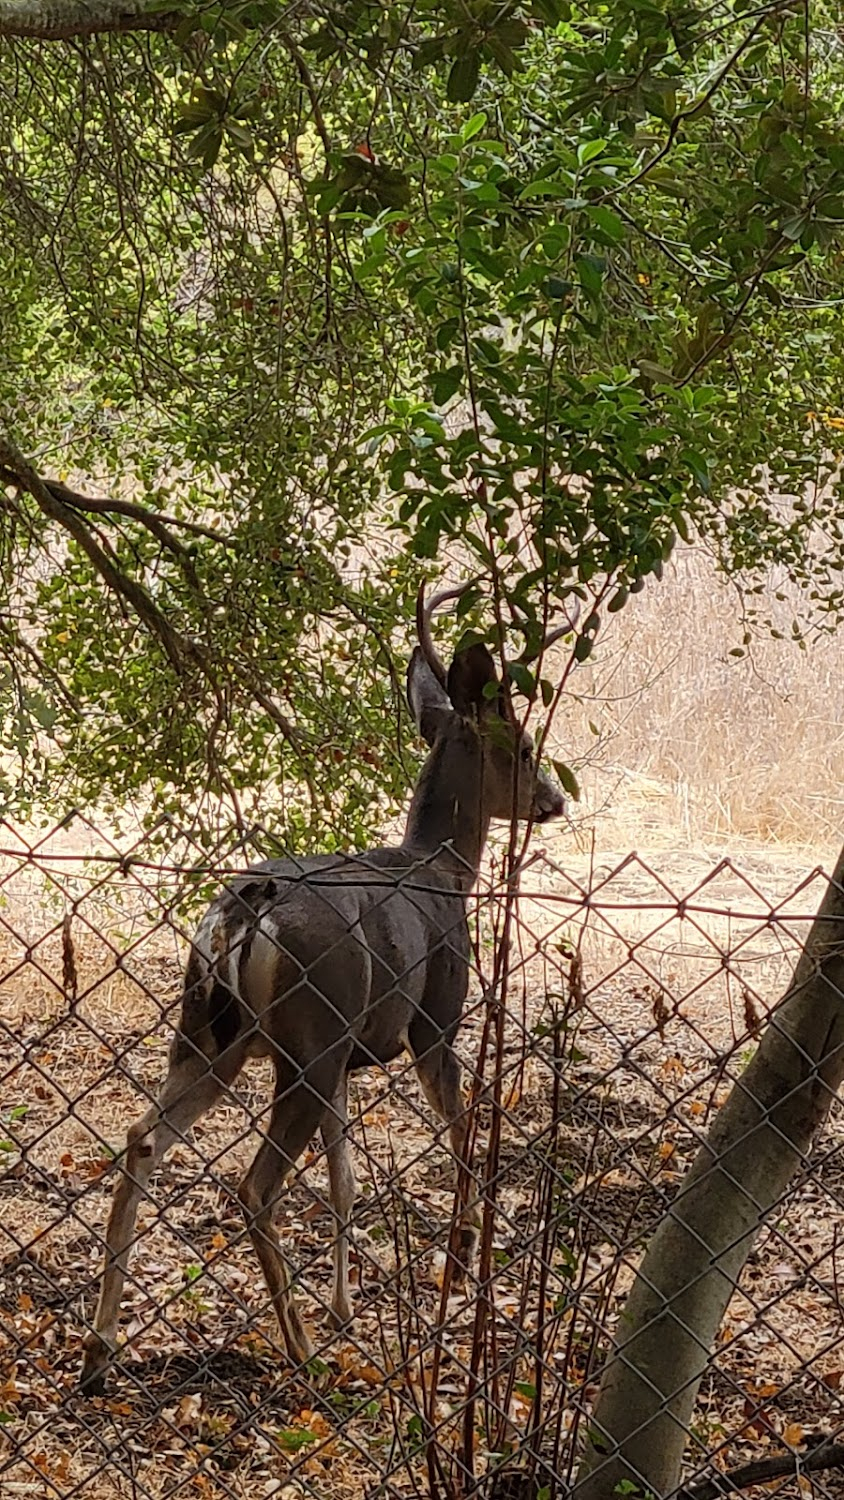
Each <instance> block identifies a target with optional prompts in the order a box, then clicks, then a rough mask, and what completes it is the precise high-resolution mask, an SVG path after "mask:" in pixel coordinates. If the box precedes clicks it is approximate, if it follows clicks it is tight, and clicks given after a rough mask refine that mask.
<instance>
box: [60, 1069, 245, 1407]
mask: <svg viewBox="0 0 844 1500" xmlns="http://www.w3.org/2000/svg"><path fill="white" fill-rule="evenodd" d="M222 1088H223V1081H222V1079H220V1078H218V1077H216V1076H215V1075H214V1074H213V1073H212V1072H211V1071H210V1066H209V1063H208V1061H207V1059H205V1058H204V1057H200V1056H198V1055H196V1054H195V1053H194V1054H192V1055H191V1056H189V1057H187V1058H181V1059H180V1060H179V1061H177V1062H174V1063H173V1064H171V1067H170V1071H169V1073H168V1074H167V1077H166V1079H165V1081H164V1085H163V1087H162V1089H161V1093H160V1095H159V1098H158V1100H157V1102H156V1103H155V1104H153V1105H152V1107H151V1108H150V1109H148V1110H147V1112H146V1114H145V1115H144V1116H143V1117H142V1119H140V1120H138V1121H137V1123H136V1124H135V1125H132V1126H131V1128H130V1130H129V1133H128V1136H127V1142H126V1155H125V1160H124V1162H123V1163H122V1169H121V1173H120V1178H119V1180H118V1183H117V1186H116V1188H115V1191H114V1198H113V1200H112V1205H111V1213H110V1214H109V1219H108V1226H107V1228H106V1235H105V1244H106V1249H105V1263H104V1266H103V1274H102V1282H101V1285H100V1295H99V1300H98V1302H97V1311H96V1313H95V1315H94V1326H93V1329H92V1331H91V1332H90V1333H89V1334H88V1335H87V1337H86V1338H85V1340H84V1343H83V1350H84V1354H83V1361H82V1373H81V1384H82V1389H83V1390H85V1391H87V1392H89V1393H90V1394H91V1395H97V1394H99V1393H100V1392H101V1391H102V1388H103V1383H104V1380H105V1374H106V1371H107V1369H108V1367H109V1365H110V1364H111V1363H112V1361H113V1358H114V1354H115V1351H116V1349H117V1327H118V1321H119V1318H120V1301H121V1297H122V1295H123V1286H124V1283H125V1281H126V1273H127V1270H128V1267H129V1255H130V1251H131V1248H132V1244H133V1241H134V1237H135V1220H136V1218H137V1213H138V1205H139V1204H140V1202H141V1199H142V1198H144V1197H147V1196H148V1188H149V1180H150V1177H151V1176H152V1174H153V1172H154V1171H155V1169H156V1167H157V1166H158V1164H159V1162H160V1161H161V1159H162V1157H163V1156H164V1153H165V1152H166V1151H167V1150H168V1149H169V1147H170V1146H172V1145H173V1144H174V1143H175V1142H176V1141H178V1140H181V1139H183V1137H184V1135H185V1132H186V1131H187V1130H189V1129H190V1127H191V1125H192V1124H193V1123H194V1121H195V1120H197V1119H198V1118H199V1116H200V1115H202V1114H204V1113H205V1111H206V1110H207V1109H209V1108H210V1106H211V1105H212V1104H213V1103H214V1101H215V1099H216V1098H217V1097H218V1095H219V1094H220V1092H221V1090H222Z"/></svg>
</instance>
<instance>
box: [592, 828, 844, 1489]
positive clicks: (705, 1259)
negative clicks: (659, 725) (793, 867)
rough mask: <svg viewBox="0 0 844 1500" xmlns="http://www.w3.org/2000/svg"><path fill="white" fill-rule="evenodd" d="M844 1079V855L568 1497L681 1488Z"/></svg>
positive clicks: (668, 1221)
mask: <svg viewBox="0 0 844 1500" xmlns="http://www.w3.org/2000/svg"><path fill="white" fill-rule="evenodd" d="M842 1077H844V850H842V853H841V854H840V855H839V859H838V864H837V865H836V868H835V872H834V874H833V877H832V880H831V881H830V884H829V886H828V888H827V891H826V894H825V895H824V899H823V901H822V903H821V906H820V908H819V910H818V914H817V916H816V917H815V920H814V922H813V923H812V926H811V929H810V931H809V935H808V938H807V940H806V944H805V947H804V949H803V952H802V954H801V956H800V961H799V963H798V965H797V968H796V970H795V974H794V978H793V980H792V982H791V984H790V986H789V988H788V990H787V991H786V994H785V996H784V997H783V999H782V1001H781V1002H780V1004H779V1005H778V1006H777V1008H776V1010H775V1011H774V1012H773V1013H772V1015H771V1019H770V1021H769V1023H768V1025H767V1027H766V1029H765V1032H764V1034H763V1037H762V1040H761V1042H760V1044H759V1048H758V1050H757V1052H756V1055H755V1056H754V1058H753V1060H752V1061H751V1063H750V1064H749V1066H748V1067H747V1068H746V1069H745V1071H744V1073H743V1074H742V1076H741V1077H740V1078H739V1079H738V1081H737V1082H736V1083H735V1085H734V1087H733V1089H732V1092H731V1094H730V1096H729V1098H728V1099H727V1101H726V1103H725V1104H724V1106H723V1108H722V1109H721V1110H720V1112H719V1114H718V1115H717V1117H716V1119H715V1121H714V1123H713V1125H712V1129H711V1130H710V1132H709V1137H708V1140H707V1141H706V1142H705V1144H704V1145H703V1146H702V1147H701V1149H700V1151H699V1152H698V1154H697V1157H696V1159H695V1161H694V1163H693V1165H692V1167H691V1169H690V1171H689V1173H688V1176H687V1178H686V1180H685V1182H684V1183H683V1185H682V1186H681V1188H680V1190H679V1192H678V1194H677V1197H676V1199H675V1201H674V1203H673V1204H672V1206H671V1208H670V1209H669V1210H668V1213H667V1214H666V1216H665V1218H664V1219H663V1221H662V1223H661V1224H660V1226H659V1228H658V1229H657V1231H656V1233H655V1235H654V1237H653V1239H652V1240H651V1243H650V1245H649V1246H648V1249H647V1251H646V1253H645V1257H644V1259H643V1261H642V1265H641V1267H640V1269H639V1272H638V1275H637V1277H636V1280H635V1282H634V1285H633V1287H632V1289H631V1292H630V1295H629V1297H628V1299H627V1303H626V1305H625V1308H624V1311H623V1313H622V1316H621V1320H620V1325H619V1329H618V1333H617V1335H616V1340H615V1345H614V1348H613V1350H612V1353H611V1355H610V1357H609V1360H608V1362H607V1365H606V1367H605V1369H604V1372H603V1377H602V1380H601V1386H600V1391H599V1394H598V1399H597V1403H596V1406H595V1410H594V1414H593V1417H592V1421H591V1423H590V1428H589V1440H588V1446H587V1451H586V1454H585V1456H584V1459H583V1463H582V1466H581V1469H580V1473H579V1475H578V1479H577V1483H576V1484H575V1486H574V1489H573V1491H572V1497H573V1500H574V1497H575V1496H576V1497H577V1500H610V1497H611V1496H613V1495H614V1494H615V1493H616V1492H617V1486H618V1485H620V1484H621V1483H622V1481H627V1482H628V1484H630V1483H633V1484H634V1485H636V1486H637V1489H636V1491H635V1493H641V1494H649V1495H651V1496H659V1497H663V1496H665V1495H669V1494H671V1493H673V1491H674V1490H675V1488H676V1487H677V1485H678V1484H679V1483H680V1473H681V1465H682V1459H683V1450H684V1448H685V1445H686V1441H687V1439H688V1435H689V1429H690V1425H691V1421H692V1414H693V1411H694V1405H695V1401H696V1398H697V1393H698V1388H699V1386H700V1381H701V1378H702V1376H703V1373H704V1371H705V1369H706V1365H707V1361H708V1359H709V1351H710V1349H711V1348H712V1345H713V1343H714V1341H715V1338H716V1335H717V1333H718V1329H719V1327H720V1324H721V1321H722V1318H723V1316H724V1313H725V1311H726V1308H727V1304H728V1302H729V1300H730V1297H731V1296H732V1293H733V1291H734V1289H735V1287H736V1284H737V1282H738V1279H739V1276H740V1274H741V1270H742V1267H743V1266H744V1263H745V1261H746V1259H747V1256H748V1254H749V1252H750V1249H751V1247H752V1245H753V1242H754V1240H755V1238H756V1235H757V1234H758V1232H759V1229H760V1228H761V1226H762V1224H763V1223H764V1221H765V1219H766V1217H767V1216H768V1215H769V1214H770V1212H771V1211H772V1209H774V1208H776V1207H777V1206H778V1205H779V1204H780V1203H781V1200H782V1197H783V1194H784V1193H785V1191H786V1189H787V1187H788V1184H789V1182H790V1180H791V1177H792V1175H793V1173H794V1171H795V1169H796V1167H797V1166H798V1164H799V1163H800V1161H801V1160H802V1159H803V1158H804V1157H805V1155H806V1153H807V1151H808V1150H809V1148H810V1146H811V1143H812V1140H813V1138H814V1136H815V1134H816V1132H817V1130H818V1128H819V1126H820V1125H821V1124H822V1123H823V1121H824V1119H825V1118H826V1115H827V1112H828V1110H829V1107H830V1104H831V1102H832V1099H833V1096H834V1093H835V1090H836V1089H837V1088H838V1086H839V1084H840V1082H841V1080H842Z"/></svg>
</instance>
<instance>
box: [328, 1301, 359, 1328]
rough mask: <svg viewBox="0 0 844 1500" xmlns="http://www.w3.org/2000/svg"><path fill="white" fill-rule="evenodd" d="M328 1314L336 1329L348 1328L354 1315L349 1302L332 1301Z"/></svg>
mask: <svg viewBox="0 0 844 1500" xmlns="http://www.w3.org/2000/svg"><path fill="white" fill-rule="evenodd" d="M328 1315H329V1317H330V1319H331V1322H332V1323H333V1325H334V1327H335V1328H336V1329H337V1330H338V1331H342V1330H343V1329H344V1328H348V1326H349V1324H350V1323H351V1321H352V1318H353V1317H354V1313H353V1312H352V1304H351V1303H350V1302H332V1304H331V1307H330V1308H329V1312H328Z"/></svg>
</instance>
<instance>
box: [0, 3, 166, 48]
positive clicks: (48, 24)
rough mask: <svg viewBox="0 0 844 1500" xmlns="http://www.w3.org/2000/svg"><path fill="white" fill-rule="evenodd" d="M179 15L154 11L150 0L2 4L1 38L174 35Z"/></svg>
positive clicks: (53, 39)
mask: <svg viewBox="0 0 844 1500" xmlns="http://www.w3.org/2000/svg"><path fill="white" fill-rule="evenodd" d="M183 20H184V14H183V13H182V14H180V13H179V11H175V10H174V11H162V10H152V9H150V8H149V6H148V0H136V3H135V4H134V5H133V4H132V3H131V0H129V3H127V0H70V3H67V4H60V3H57V0H53V3H51V0H0V37H23V38H29V39H30V40H32V41H41V42H64V41H71V40H74V39H76V38H79V37H87V36H95V35H96V34H97V33H98V32H103V31H173V30H175V28H176V27H177V26H178V25H179V24H180V23H181V22H182V21H183Z"/></svg>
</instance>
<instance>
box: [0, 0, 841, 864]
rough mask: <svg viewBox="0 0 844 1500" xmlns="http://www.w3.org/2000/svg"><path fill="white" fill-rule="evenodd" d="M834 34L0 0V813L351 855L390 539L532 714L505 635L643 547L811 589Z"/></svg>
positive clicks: (831, 205)
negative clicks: (703, 550) (494, 641)
mask: <svg viewBox="0 0 844 1500" xmlns="http://www.w3.org/2000/svg"><path fill="white" fill-rule="evenodd" d="M843 51H844V43H842V42H841V39H840V36H839V35H838V31H837V29H836V20H835V15H834V13H833V11H832V10H831V8H830V7H829V6H827V5H825V4H812V3H810V0H806V3H805V4H802V3H801V4H799V5H798V4H795V3H794V0H770V3H767V4H763V5H759V4H756V3H753V4H751V3H749V0H729V3H718V4H715V5H706V6H703V5H694V4H685V3H683V0H619V3H613V4H594V3H585V4H568V3H563V0H534V3H532V4H514V3H503V4H502V3H496V0H439V3H436V0H428V3H426V0H416V3H415V4H413V5H411V4H395V3H384V4H379V3H375V0H373V3H367V0H356V3H351V4H343V5H339V4H338V5H331V4H322V3H311V4H309V5H307V6H290V5H286V4H281V3H274V0H265V3H252V4H234V5H232V4H227V5H203V4H196V3H192V4H187V3H183V0H173V3H170V0H168V3H167V4H166V5H165V4H154V5H141V4H137V5H136V6H135V7H134V9H133V8H132V6H131V5H130V4H127V3H125V0H124V3H122V4H120V5H113V4H108V3H105V0H104V3H102V4H101V5H94V6H85V7H81V6H79V7H77V6H75V5H73V4H69V5H64V6H61V7H58V6H53V5H50V4H43V5H42V4H38V3H26V4H23V5H21V4H20V3H17V0H16V3H14V4H12V3H9V0H5V3H4V0H0V98H2V109H0V161H2V171H3V191H4V195H5V199H6V211H5V214H4V221H5V224H6V228H7V232H6V233H5V234H4V236H3V239H2V241H0V275H2V280H3V285H4V287H5V288H6V289H7V295H6V296H5V297H4V299H3V302H2V308H1V309H0V320H1V321H0V337H2V343H3V348H4V351H5V354H6V358H5V359H4V361H3V363H2V367H0V421H1V422H2V428H3V434H4V435H3V436H2V438H0V473H1V474H2V479H3V480H4V482H5V488H4V489H3V490H2V494H3V496H4V500H3V504H4V511H3V527H2V551H1V552H0V579H1V580H2V581H0V588H2V594H3V602H2V613H0V651H1V652H2V656H3V661H4V666H3V669H2V675H0V712H2V715H3V720H4V730H5V740H6V744H7V747H8V748H9V749H10V750H11V751H12V752H13V753H12V754H11V755H10V756H7V758H6V760H5V761H4V764H3V767H2V768H0V770H2V790H3V793H4V797H5V800H6V804H7V806H8V807H9V808H11V809H13V810H18V811H20V810H22V809H26V808H27V807H29V806H31V805H32V804H33V803H37V804H38V805H40V806H48V807H49V808H50V809H51V810H55V809H56V808H60V807H63V806H66V805H67V803H68V802H69V801H71V800H78V799H80V798H83V799H84V798H93V797H103V796H105V797H107V798H111V799H113V800H114V801H115V803H116V804H118V805H123V804H125V803H126V802H127V800H130V799H133V798H137V799H138V801H139V805H140V806H141V807H142V808H143V809H144V810H145V812H146V813H147V815H148V816H153V815H156V814H157V813H158V812H160V811H161V809H162V808H163V809H172V810H173V811H178V812H179V813H182V812H183V811H184V809H185V807H186V805H189V806H192V807H193V808H194V809H195V810H196V811H197V814H198V815H200V814H201V813H202V809H203V807H204V806H205V805H206V804H207V805H208V806H211V805H215V806H216V805H217V802H218V799H219V797H220V796H221V795H223V797H224V798H225V804H226V806H227V808H229V809H235V810H237V809H239V810H240V814H241V816H242V817H244V818H249V817H252V816H255V815H256V814H260V815H262V816H264V817H266V816H267V814H268V811H271V813H272V816H273V818H274V819H275V820H276V821H277V822H278V823H279V824H280V825H281V826H282V827H283V829H284V832H285V836H286V839H287V840H288V842H292V843H295V842H297V841H298V840H306V839H307V840H309V841H311V842H313V841H314V840H315V839H318V840H320V841H321V842H323V843H326V844H331V843H334V842H340V843H344V842H346V841H348V840H353V841H355V842H359V841H362V840H363V839H365V838H366V836H367V834H368V832H369V828H370V825H371V824H372V822H373V821H378V820H380V818H381V817H382V816H383V814H384V811H385V810H386V809H387V808H389V807H391V806H392V805H393V804H394V803H395V801H396V800H397V799H398V798H400V797H401V795H403V789H404V787H405V785H406V781H407V770H406V767H405V765H404V762H403V760H402V758H401V755H400V753H399V749H398V746H397V743H396V740H395V732H394V731H386V732H385V724H389V723H390V722H394V720H395V709H396V705H397V703H398V702H399V700H400V687H401V683H400V680H399V678H400V670H401V661H402V658H403V657H404V655H405V653H406V649H407V641H408V636H409V633H410V628H411V621H412V617H413V597H414V594H415V589H416V586H417V583H418V579H419V576H420V571H421V570H422V568H423V567H428V566H430V568H431V570H432V571H436V570H437V569H439V568H440V567H441V566H442V565H443V564H444V563H446V564H450V565H451V566H452V567H454V568H456V569H458V570H459V571H469V570H471V571H473V572H476V573H477V574H478V575H479V577H480V578H481V580H482V582H481V584H480V585H479V588H478V590H477V591H476V592H475V593H474V594H472V595H469V596H468V597H467V599H466V601H464V605H463V606H462V608H463V609H464V611H465V618H464V619H463V620H462V622H461V626H460V627H459V628H462V627H463V626H466V625H471V626H472V627H473V628H477V627H478V624H479V621H480V620H481V619H483V618H484V616H483V606H484V605H486V606H487V615H486V619H485V623H486V624H488V623H489V611H488V605H489V601H490V600H491V599H493V600H494V603H495V608H494V611H493V613H494V617H495V631H494V635H495V636H496V637H497V638H498V639H499V641H500V640H501V639H502V638H503V634H504V632H505V631H506V632H507V633H508V634H507V638H508V640H509V642H510V645H511V655H512V656H513V657H514V660H513V662H512V664H511V669H510V670H511V676H512V679H513V682H514V686H515V687H516V688H517V689H518V690H520V691H521V692H524V693H526V694H527V695H528V696H529V697H534V696H537V695H539V696H540V697H541V699H542V701H543V702H544V704H545V706H546V707H552V706H553V704H554V702H555V701H556V697H557V695H558V689H557V688H556V687H555V686H553V685H552V684H551V683H550V682H548V681H547V680H546V677H545V674H544V673H543V669H542V659H541V642H542V637H543V634H544V631H545V629H546V628H547V626H548V625H549V624H550V625H552V626H553V625H557V624H559V622H560V621H561V620H565V619H566V618H567V617H571V618H573V617H574V612H575V609H576V608H579V621H578V624H577V628H576V630H575V631H574V632H573V634H572V660H571V663H570V664H569V666H570V667H571V666H572V665H576V663H577V662H578V661H582V660H584V659H586V657H587V656H588V655H589V654H590V652H591V651H592V649H593V643H594V640H595V636H596V633H597V631H598V630H599V628H600V625H601V623H602V620H603V619H604V617H605V614H606V613H607V612H613V611H616V610H618V609H621V608H623V606H624V604H625V602H626V600H627V598H628V597H629V594H630V593H631V592H632V591H635V590H637V589H639V588H641V587H642V586H643V585H644V583H645V581H646V580H647V579H649V578H653V577H654V576H656V577H658V576H659V574H660V572H661V569H662V565H663V563H664V560H665V559H666V558H667V557H668V556H669V554H670V552H671V550H672V547H673V546H674V545H675V542H676V540H677V538H678V537H679V538H681V539H682V540H683V541H686V540H689V539H691V538H692V537H693V536H699V537H702V538H704V539H706V541H707V542H708V543H709V544H710V545H713V546H714V547H715V548H717V550H718V553H719V555H720V557H721V559H722V561H723V563H724V566H725V567H727V568H728V569H729V570H731V571H732V572H734V573H736V574H738V575H740V576H741V577H742V578H743V581H744V585H745V588H746V589H747V590H748V594H749V600H750V606H751V613H752V610H753V607H754V600H756V601H757V602H756V608H757V612H758V613H759V614H760V617H761V618H763V619H764V605H765V594H764V589H765V578H766V572H767V569H768V568H769V567H770V566H771V564H772V563H778V564H784V565H785V567H786V569H787V570H788V571H789V572H790V574H791V575H792V577H793V578H795V579H796V580H797V581H798V582H799V583H800V584H801V585H803V586H804V588H805V590H806V594H807V598H808V600H809V602H810V604H811V605H812V606H813V607H814V608H815V609H816V610H818V611H820V612H822V613H823V614H825V615H828V616H829V618H830V619H831V620H834V619H835V618H836V617H837V614H838V612H839V611H840V608H841V604H842V597H843V596H842V587H841V569H842V561H844V555H843V554H844V549H842V530H841V503H840V490H841V476H840V465H839V459H838V453H837V444H838V441H839V440H838V432H839V430H840V429H841V428H842V427H844V413H843V412H842V410H841V405H840V402H841V394H840V393H841V389H842V375H844V370H842V360H844V354H842V351H844V339H842V326H841V321H842V320H841V271H842V229H844V128H842V125H841V119H842V102H844V84H842V82H841V80H842V77H844V72H842V67H841V63H842V52H843ZM754 591H756V592H754ZM476 606H477V607H478V608H477V610H476ZM795 628H797V627H795ZM394 658H395V659H396V661H397V662H398V664H399V669H398V671H396V670H395V669H394V668H393V666H392V662H393V659H394ZM567 680H568V669H567V672H566V676H565V678H564V682H565V681H567ZM57 751H58V753H57ZM199 827H200V828H201V829H204V834H203V836H206V837H207V836H210V834H209V830H208V826H207V819H203V817H202V816H199Z"/></svg>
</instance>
